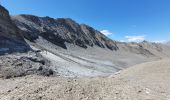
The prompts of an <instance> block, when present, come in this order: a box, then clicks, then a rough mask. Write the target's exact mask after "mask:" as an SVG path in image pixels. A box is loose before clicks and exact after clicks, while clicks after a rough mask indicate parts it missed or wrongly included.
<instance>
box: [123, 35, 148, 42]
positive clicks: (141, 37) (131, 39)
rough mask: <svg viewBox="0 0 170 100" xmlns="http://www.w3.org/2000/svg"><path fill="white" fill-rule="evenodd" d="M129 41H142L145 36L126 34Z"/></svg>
mask: <svg viewBox="0 0 170 100" xmlns="http://www.w3.org/2000/svg"><path fill="white" fill-rule="evenodd" d="M125 38H126V39H127V40H128V41H129V42H141V41H144V40H145V36H125Z"/></svg>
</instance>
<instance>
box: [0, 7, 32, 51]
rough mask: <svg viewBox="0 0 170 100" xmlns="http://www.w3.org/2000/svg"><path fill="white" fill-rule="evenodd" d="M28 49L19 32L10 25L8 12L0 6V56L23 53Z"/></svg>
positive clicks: (13, 25)
mask: <svg viewBox="0 0 170 100" xmlns="http://www.w3.org/2000/svg"><path fill="white" fill-rule="evenodd" d="M28 49H29V47H28V45H26V42H25V41H24V38H23V37H22V36H21V33H20V30H19V29H18V28H17V27H16V26H15V24H13V23H12V21H11V19H10V16H9V12H8V11H7V10H6V9H5V8H4V7H2V6H1V5H0V54H4V53H6V52H8V53H12V52H16V51H17V52H24V51H27V50H28Z"/></svg>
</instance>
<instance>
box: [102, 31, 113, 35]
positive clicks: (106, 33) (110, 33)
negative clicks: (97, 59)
mask: <svg viewBox="0 0 170 100" xmlns="http://www.w3.org/2000/svg"><path fill="white" fill-rule="evenodd" d="M100 32H101V33H103V34H104V35H106V36H109V35H112V34H113V33H112V32H110V31H109V30H102V31H100Z"/></svg>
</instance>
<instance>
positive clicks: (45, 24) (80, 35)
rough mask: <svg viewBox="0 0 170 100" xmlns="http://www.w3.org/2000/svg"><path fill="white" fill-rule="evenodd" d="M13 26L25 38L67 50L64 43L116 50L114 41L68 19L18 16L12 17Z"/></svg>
mask: <svg viewBox="0 0 170 100" xmlns="http://www.w3.org/2000/svg"><path fill="white" fill-rule="evenodd" d="M12 19H13V21H14V22H15V24H16V25H17V26H18V27H19V28H20V29H21V30H23V31H24V32H25V34H24V36H25V38H27V39H29V40H31V41H34V40H36V39H38V38H39V36H41V37H43V38H45V39H46V40H48V41H50V42H52V43H53V44H56V45H58V46H61V47H63V48H65V49H66V48H67V47H66V45H65V42H67V43H71V44H74V45H77V46H80V47H83V48H87V47H88V46H91V47H93V46H94V45H97V46H99V47H101V48H109V49H111V50H117V49H118V47H117V45H116V41H113V40H111V39H109V38H107V37H106V36H104V35H103V34H102V33H100V32H99V31H97V30H95V29H93V28H92V27H90V26H87V25H85V24H81V25H80V24H78V23H76V22H75V21H73V20H72V19H69V18H66V19H64V18H58V19H53V18H50V17H37V16H33V15H18V16H13V17H12Z"/></svg>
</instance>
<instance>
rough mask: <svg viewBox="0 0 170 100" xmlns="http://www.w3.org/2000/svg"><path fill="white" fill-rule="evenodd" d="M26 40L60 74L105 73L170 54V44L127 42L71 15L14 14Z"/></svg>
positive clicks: (14, 20)
mask: <svg viewBox="0 0 170 100" xmlns="http://www.w3.org/2000/svg"><path fill="white" fill-rule="evenodd" d="M12 20H13V22H14V23H15V24H16V26H17V27H18V28H19V29H20V30H22V34H23V36H24V38H25V39H26V40H28V41H27V43H28V44H29V45H30V46H31V47H32V49H34V50H38V51H40V55H41V56H42V57H43V58H45V59H47V60H48V61H49V62H50V63H49V66H50V67H49V68H50V69H52V70H53V71H54V72H55V73H57V75H59V76H66V77H82V76H83V77H84V76H90V77H91V76H106V75H110V74H112V73H115V72H117V71H119V70H122V69H124V68H127V67H130V66H133V65H136V64H140V63H143V62H148V61H154V60H158V59H164V58H165V57H166V58H167V57H170V51H169V50H170V47H168V46H167V45H164V44H158V43H151V42H148V41H143V42H141V43H124V42H118V41H114V40H111V39H109V38H108V37H106V36H105V35H103V34H102V33H100V32H99V31H98V30H95V29H94V28H92V27H90V26H88V25H85V24H78V23H77V22H75V21H73V20H72V19H70V18H58V19H54V18H50V17H38V16H34V15H25V14H22V15H17V16H12Z"/></svg>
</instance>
